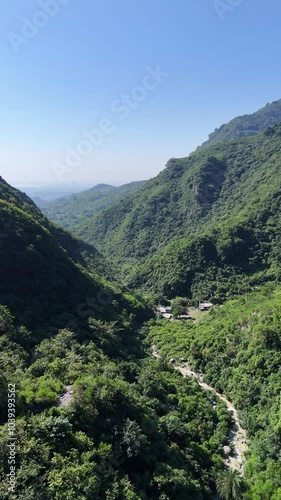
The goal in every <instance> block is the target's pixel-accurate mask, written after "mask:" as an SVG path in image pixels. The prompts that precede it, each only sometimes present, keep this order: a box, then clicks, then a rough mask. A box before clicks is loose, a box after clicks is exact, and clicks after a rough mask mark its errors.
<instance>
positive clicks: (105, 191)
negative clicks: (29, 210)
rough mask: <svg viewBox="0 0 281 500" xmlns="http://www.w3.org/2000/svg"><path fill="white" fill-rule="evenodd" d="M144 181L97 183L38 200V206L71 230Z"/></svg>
mask: <svg viewBox="0 0 281 500" xmlns="http://www.w3.org/2000/svg"><path fill="white" fill-rule="evenodd" d="M144 183H145V181H139V182H131V183H130V184H125V185H124V186H120V187H115V186H110V185H108V184H98V185H97V186H95V187H93V188H91V189H88V190H87V191H83V192H82V193H78V194H72V195H69V196H63V197H61V198H58V199H56V200H54V201H51V202H42V200H40V201H39V205H38V206H40V208H41V210H42V211H43V212H44V213H45V215H47V216H48V217H49V218H50V219H51V220H52V221H54V222H56V223H58V224H59V225H60V226H62V227H63V228H65V229H67V230H71V229H72V227H73V226H76V225H77V224H80V222H81V221H84V220H86V219H89V218H90V217H93V215H94V214H95V213H98V212H100V211H101V210H104V209H106V208H108V207H110V206H111V205H113V204H114V203H116V202H117V201H118V200H120V199H122V198H124V197H125V196H127V195H128V194H129V193H133V192H134V191H136V190H137V189H138V188H140V187H141V186H142V185H143V184H144Z"/></svg>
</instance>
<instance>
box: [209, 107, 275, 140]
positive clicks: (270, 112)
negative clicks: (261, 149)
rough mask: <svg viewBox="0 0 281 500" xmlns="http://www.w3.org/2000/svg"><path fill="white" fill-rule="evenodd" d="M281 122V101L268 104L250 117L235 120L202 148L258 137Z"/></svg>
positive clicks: (212, 135)
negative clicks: (241, 138)
mask: <svg viewBox="0 0 281 500" xmlns="http://www.w3.org/2000/svg"><path fill="white" fill-rule="evenodd" d="M280 121H281V99H279V100H278V101H274V102H272V103H268V104H267V105H266V106H265V107H264V108H261V109H259V110H258V111H256V112H255V113H252V114H250V115H243V116H238V117H237V118H234V119H233V120H231V121H230V122H229V123H227V124H224V125H222V126H221V127H219V128H218V129H216V130H215V131H214V132H213V133H212V134H210V135H209V139H208V141H206V142H204V143H203V144H202V146H201V147H208V146H211V145H212V144H217V143H219V142H224V141H229V140H231V139H239V138H240V137H249V136H252V135H256V134H258V133H259V132H261V131H262V130H265V129H266V128H267V127H273V126H274V125H277V124H278V123H279V122H280Z"/></svg>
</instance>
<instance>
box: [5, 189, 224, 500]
mask: <svg viewBox="0 0 281 500" xmlns="http://www.w3.org/2000/svg"><path fill="white" fill-rule="evenodd" d="M0 196H1V201H0V224H1V231H2V233H1V234H2V235H3V238H1V247H0V253H1V289H0V302H1V303H2V305H0V373H1V375H0V456H1V460H0V463H1V466H0V497H1V499H2V498H3V500H5V499H8V498H17V499H20V500H29V499H30V500H31V499H32V500H33V499H34V498H36V499H38V500H41V499H42V500H55V499H60V500H61V499H65V500H74V499H76V498H79V499H82V500H83V499H85V500H86V499H89V500H90V499H91V500H92V499H93V498H95V499H96V498H97V499H101V500H102V499H105V500H107V499H108V500H119V499H143V500H146V499H147V500H148V499H155V500H158V499H161V500H166V499H169V498H176V499H182V500H183V499H185V498H188V497H190V498H194V499H195V500H196V499H198V500H201V499H202V498H206V499H207V498H210V499H211V498H212V496H213V494H214V493H215V491H216V480H217V477H218V475H219V473H220V472H222V470H223V458H222V456H221V449H222V445H223V444H224V443H225V442H226V441H227V435H228V431H229V415H228V413H227V411H226V407H225V406H224V404H220V405H219V407H218V411H214V409H213V408H212V405H211V404H210V402H209V400H208V397H207V395H206V394H205V393H204V391H202V390H201V389H200V388H199V387H198V386H197V385H196V383H195V382H194V381H191V380H185V379H183V377H181V375H180V374H179V373H178V372H176V371H175V370H174V369H173V368H171V367H170V366H168V365H167V364H166V363H165V362H162V361H156V360H155V359H154V358H153V357H152V356H151V353H150V351H149V350H148V348H147V345H146V343H145V338H144V335H143V334H142V333H141V332H140V329H139V327H140V324H141V323H142V322H143V321H145V320H147V319H149V318H151V316H152V311H151V310H150V309H149V306H148V305H147V304H146V302H145V301H144V299H143V298H141V297H139V296H136V295H132V294H130V293H129V292H128V290H126V288H125V287H120V286H119V285H118V283H117V282H114V283H112V282H111V281H110V280H109V279H108V278H106V277H104V276H103V274H102V269H101V266H103V265H105V266H107V264H106V261H105V260H104V259H103V258H102V257H100V256H99V254H98V253H97V252H96V250H95V249H94V248H92V247H89V246H87V245H84V244H81V243H80V242H79V241H78V240H76V239H74V238H72V237H71V236H70V235H68V234H67V233H65V232H64V231H62V230H60V229H59V228H57V227H56V226H54V225H53V224H51V223H50V222H49V221H48V220H47V219H45V217H44V216H43V215H42V214H41V212H39V210H38V209H37V208H36V206H35V205H34V204H33V203H32V202H31V201H30V200H29V198H27V197H26V196H25V195H23V194H22V193H20V192H19V191H16V190H14V189H13V188H11V187H10V186H9V185H8V184H7V183H6V182H5V181H3V180H2V179H1V182H0ZM96 260H97V262H98V265H97V269H95V262H96ZM105 269H107V267H105ZM9 384H12V386H14V385H15V389H16V430H15V434H13V436H15V437H16V447H17V448H16V449H17V455H16V463H15V465H16V490H15V493H13V492H12V493H11V492H9V491H8V486H9V485H8V476H7V474H9V472H10V465H11V464H9V445H10V434H9V432H10V427H9V426H11V424H13V422H9V423H8V415H9V413H8V387H9ZM63 393H64V395H63ZM9 408H11V403H10V406H9ZM9 418H10V417H9Z"/></svg>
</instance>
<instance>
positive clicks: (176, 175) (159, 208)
mask: <svg viewBox="0 0 281 500" xmlns="http://www.w3.org/2000/svg"><path fill="white" fill-rule="evenodd" d="M280 162H281V126H279V125H278V126H275V127H273V128H271V129H269V130H266V131H265V132H263V133H262V134H259V135H257V136H255V137H251V138H244V139H237V140H234V141H229V142H225V143H222V144H217V145H215V146H211V147H209V148H207V149H203V150H200V151H198V152H196V153H194V154H191V155H190V156H189V157H188V158H183V159H179V160H176V159H174V160H170V161H169V162H168V164H167V167H166V169H165V170H164V171H163V172H161V173H160V174H159V175H158V176H157V177H156V178H155V179H152V180H150V181H148V182H147V183H146V184H145V186H143V187H142V188H140V189H139V190H138V193H137V194H135V195H134V194H132V195H130V196H128V197H126V198H125V199H124V200H122V201H120V202H119V203H117V204H115V205H113V206H112V207H110V208H109V209H108V210H106V211H103V212H101V214H98V215H97V216H96V217H95V218H93V219H92V220H89V221H86V222H84V223H83V224H80V226H78V227H77V229H76V232H77V234H79V236H80V237H81V238H83V239H84V240H85V241H88V242H89V243H94V242H95V245H96V246H97V248H98V249H99V250H100V251H102V252H103V253H104V254H105V255H108V256H109V255H110V256H111V259H115V261H116V262H118V263H119V264H122V265H123V269H124V271H125V276H126V277H127V280H128V281H129V282H130V283H131V284H132V286H133V287H138V288H139V287H140V288H143V289H145V290H150V291H152V292H156V293H157V294H160V295H161V294H164V295H166V296H169V297H171V296H174V295H178V294H185V295H189V296H190V295H192V296H198V295H199V296H201V298H203V296H205V295H206V296H208V295H210V294H211V295H214V296H215V297H216V296H217V297H218V299H220V298H226V297H227V295H230V296H231V294H232V293H233V291H234V288H235V289H236V291H237V289H239V287H240V288H241V290H243V289H244V290H247V289H249V286H251V277H253V280H252V281H253V283H252V285H253V286H254V285H255V284H258V283H259V282H260V281H263V280H267V279H275V278H276V277H277V278H278V277H279V272H278V266H279V255H280V248H281V247H280V229H279V228H280V220H279V219H280V195H281V180H280V179H281V178H280ZM238 276H239V280H238V279H237V277H238ZM249 277H250V279H249ZM244 282H245V283H244ZM244 284H245V287H244ZM199 298H200V297H199Z"/></svg>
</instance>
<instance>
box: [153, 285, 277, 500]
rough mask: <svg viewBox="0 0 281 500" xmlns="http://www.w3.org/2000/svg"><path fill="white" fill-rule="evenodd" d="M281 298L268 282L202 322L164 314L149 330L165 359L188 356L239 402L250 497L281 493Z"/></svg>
mask: <svg viewBox="0 0 281 500" xmlns="http://www.w3.org/2000/svg"><path fill="white" fill-rule="evenodd" d="M280 298H281V288H280V286H277V287H275V286H273V285H272V284H271V285H265V286H263V287H261V289H260V290H255V291H254V292H252V293H250V294H245V295H244V296H243V297H239V298H238V299H236V300H231V301H229V302H227V303H226V304H225V305H223V306H217V307H216V308H214V309H213V310H212V311H211V312H210V314H209V315H208V316H207V317H206V318H205V319H204V320H203V321H202V322H201V323H199V324H197V325H192V324H185V325H184V324H180V325H179V324H178V323H177V322H165V321H163V320H162V321H158V322H156V323H155V324H154V325H152V326H151V327H150V329H148V330H147V333H148V334H149V338H150V342H151V343H154V344H155V345H156V348H157V349H159V351H160V353H161V356H162V357H163V358H164V359H169V358H175V360H176V362H178V363H179V359H180V358H185V359H188V360H189V362H190V363H191V365H192V367H193V368H194V369H195V370H197V371H200V372H202V373H204V374H205V376H204V379H205V381H207V382H208V383H209V384H210V385H212V386H214V387H215V388H216V390H217V391H218V392H219V393H224V394H226V395H227V397H228V398H229V399H230V400H231V401H233V403H234V405H235V406H236V408H238V410H239V415H240V421H241V422H242V425H243V427H244V428H246V430H247V436H248V439H249V443H250V447H249V456H248V461H247V466H246V475H245V478H246V481H247V484H248V488H249V489H248V490H247V492H245V494H244V495H241V498H243V499H244V498H245V499H247V500H253V499H254V500H264V499H268V500H279V499H280V498H281V400H280V393H281V334H280V325H281V305H280ZM239 498H240V497H239Z"/></svg>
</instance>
